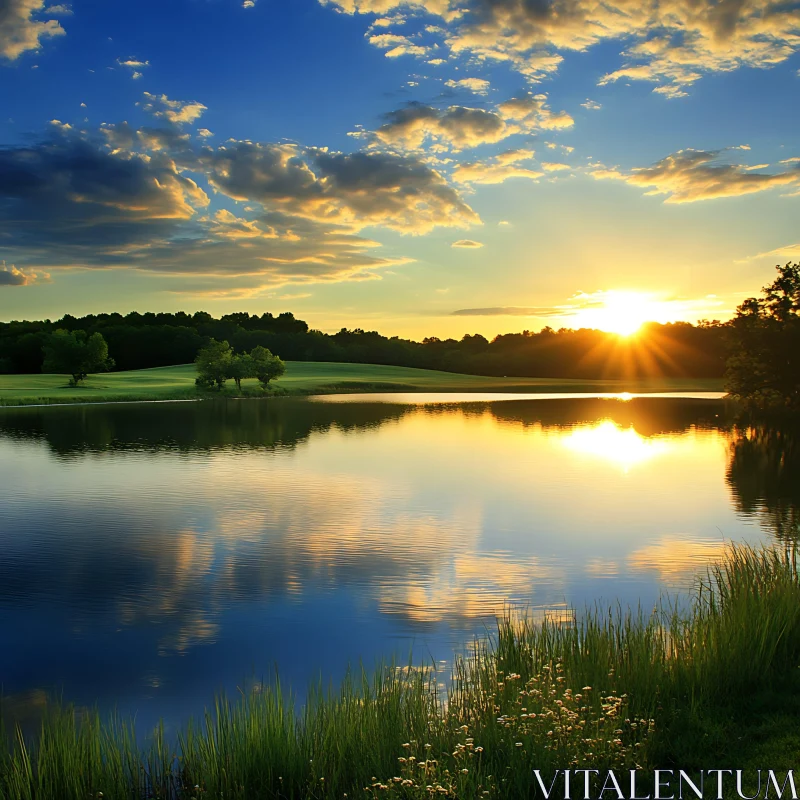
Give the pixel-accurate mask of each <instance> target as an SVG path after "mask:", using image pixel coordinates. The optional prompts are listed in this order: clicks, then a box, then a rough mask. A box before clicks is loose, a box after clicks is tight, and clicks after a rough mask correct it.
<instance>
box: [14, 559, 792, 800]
mask: <svg viewBox="0 0 800 800" xmlns="http://www.w3.org/2000/svg"><path fill="white" fill-rule="evenodd" d="M798 665H800V580H798V572H797V567H796V563H795V560H794V556H793V553H790V552H779V551H776V550H758V551H757V550H752V549H748V548H744V547H735V548H732V549H731V550H730V551H729V553H728V555H727V557H726V559H725V560H724V561H723V562H722V563H720V564H718V565H717V566H715V567H713V568H712V569H711V570H710V571H709V572H708V574H707V576H706V577H705V578H704V579H703V580H702V581H700V582H699V583H698V588H697V590H696V592H695V594H694V597H693V599H692V603H691V606H690V607H689V608H688V609H687V610H683V611H681V610H679V609H677V608H676V607H675V606H673V605H671V604H668V603H664V604H662V605H661V606H660V607H658V608H656V609H654V610H652V611H650V610H648V611H646V610H642V609H639V610H633V611H627V612H623V611H622V610H620V609H616V610H613V609H612V610H611V611H600V610H594V611H588V612H587V613H586V614H584V615H582V616H579V617H578V619H577V620H576V621H575V622H571V623H569V624H564V623H563V622H560V623H559V622H548V621H545V622H543V623H538V622H534V621H531V620H525V619H511V618H509V619H506V620H504V621H502V622H500V623H499V625H498V630H497V633H496V636H495V637H493V639H492V640H491V641H490V642H488V643H484V644H480V645H477V646H476V647H475V648H474V649H473V650H471V651H470V654H469V655H468V656H465V657H463V658H461V659H459V660H457V661H456V662H455V667H454V669H453V673H452V674H451V675H448V676H447V680H443V679H442V676H439V675H437V674H436V673H435V672H434V671H433V670H428V669H413V668H408V669H397V668H394V667H384V668H381V669H379V670H378V671H377V672H376V673H375V674H373V675H371V676H367V675H366V674H364V673H360V674H355V673H354V674H353V675H351V676H350V677H349V678H348V679H346V680H345V681H344V683H343V685H342V686H341V687H340V688H339V689H338V690H336V691H333V690H327V691H324V690H323V689H322V688H321V687H316V689H313V690H312V691H311V692H310V693H309V697H308V699H307V701H306V703H305V705H304V706H303V708H301V709H299V708H297V707H296V706H295V705H294V703H293V701H292V699H291V696H290V695H288V694H286V693H285V692H284V691H283V690H282V689H281V687H280V685H273V686H265V687H261V690H260V691H258V692H248V693H245V694H243V695H242V696H241V697H239V698H238V699H237V700H236V701H229V700H226V699H224V698H220V699H219V700H217V702H216V704H215V706H214V707H213V709H211V710H210V711H208V712H207V713H206V715H205V718H204V719H201V720H200V721H199V722H195V723H193V724H192V725H190V726H189V727H188V728H187V729H186V730H185V731H184V732H183V733H182V734H181V735H180V736H179V738H178V741H177V742H173V743H169V742H167V741H166V738H165V736H164V732H163V730H156V731H155V732H153V733H152V735H151V736H149V737H148V744H147V746H145V747H141V746H139V745H137V744H136V742H137V737H136V734H135V733H134V730H133V727H132V725H131V724H129V723H126V722H124V721H120V720H111V721H102V720H100V718H99V717H98V715H96V714H85V713H80V714H79V713H76V712H75V711H74V710H72V709H70V708H61V709H60V710H55V711H52V712H50V713H49V714H48V715H47V716H46V717H45V719H44V720H43V722H42V724H41V727H40V728H39V729H38V730H37V731H35V732H33V733H23V732H22V731H20V730H18V729H17V730H15V729H13V728H12V729H10V730H6V740H7V742H8V745H7V747H6V749H3V747H2V746H0V798H3V800H6V799H7V800H12V799H13V800H17V799H18V798H19V799H21V798H25V799H26V800H28V799H30V800H34V798H35V800H50V799H51V798H52V800H79V799H80V800H86V798H92V797H95V798H96V797H101V796H102V797H103V798H107V799H110V798H120V799H122V798H131V800H133V799H134V798H135V799H136V800H139V798H145V797H158V798H223V797H224V798H226V799H227V800H231V799H232V798H249V799H251V798H319V799H320V800H322V798H343V797H350V798H352V797H403V798H429V797H434V796H441V797H451V798H483V797H496V798H528V797H532V796H534V795H538V794H539V792H540V790H538V789H537V787H538V783H537V779H536V776H535V773H534V770H539V771H540V775H541V776H544V778H545V781H546V783H547V784H548V785H549V782H550V779H551V777H552V775H553V774H554V771H555V770H557V769H596V770H599V771H600V774H601V775H602V774H604V773H605V771H606V770H609V769H613V770H615V771H623V770H629V769H637V768H640V769H641V770H642V773H641V774H642V775H643V776H645V777H646V773H647V771H652V770H654V769H656V768H674V769H676V770H677V769H683V770H686V771H687V773H689V774H692V771H697V770H709V769H714V768H725V769H742V770H744V781H743V788H744V790H745V791H746V793H747V794H749V795H752V796H754V795H755V793H756V789H754V788H753V786H754V782H755V780H756V769H760V768H763V769H766V768H769V769H773V770H776V771H777V770H781V769H783V770H785V769H788V768H791V767H794V766H796V763H795V759H796V754H797V748H798V743H799V740H798V734H797V731H796V728H797V726H796V718H797V714H798V710H800V680H798ZM627 774H628V773H627V772H625V776H626V778H627ZM575 783H576V787H575V793H574V796H576V797H577V796H582V795H583V781H582V780H581V781H580V783H578V781H577V780H576V782H575ZM645 785H647V783H646V781H645ZM652 785H653V784H652V781H651V782H650V783H649V791H652ZM578 787H580V791H578ZM715 787H716V784H714V791H713V792H711V793H707V796H714V797H716V788H715ZM599 788H600V787H599V786H597V787H594V789H593V790H592V796H593V797H597V796H598V794H597V792H598V790H599ZM707 788H708V789H711V788H712V787H710V786H709V787H707ZM558 791H559V790H558V789H557V790H556V793H555V794H554V795H553V796H563V791H562V793H561V794H560V795H559V794H558ZM626 792H627V788H626ZM647 793H648V791H645V792H644V794H645V795H646V794H647ZM604 796H606V797H615V796H616V794H615V793H614V792H611V793H610V794H608V793H607V794H605V795H604ZM626 796H627V795H626ZM730 796H735V794H734V793H733V792H731V794H730ZM761 796H763V792H762V794H761Z"/></svg>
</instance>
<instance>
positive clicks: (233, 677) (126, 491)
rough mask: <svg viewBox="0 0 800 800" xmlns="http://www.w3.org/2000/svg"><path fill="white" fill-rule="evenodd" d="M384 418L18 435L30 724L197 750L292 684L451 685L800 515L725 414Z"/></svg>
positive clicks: (565, 411) (203, 417) (635, 403)
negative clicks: (103, 729)
mask: <svg viewBox="0 0 800 800" xmlns="http://www.w3.org/2000/svg"><path fill="white" fill-rule="evenodd" d="M342 399H346V400H348V402H338V401H339V400H342ZM377 399H379V400H380V401H382V402H376V401H375V400H376V399H375V398H364V397H360V398H356V400H357V401H358V402H353V400H354V398H352V397H350V398H320V399H318V400H300V399H286V400H274V401H246V400H242V401H228V402H224V401H221V402H219V403H172V404H141V405H111V406H85V407H73V408H37V409H0V684H2V693H3V694H4V695H5V697H6V700H5V707H6V708H7V709H9V708H12V709H14V710H15V713H18V714H21V715H24V714H25V713H34V712H35V710H36V709H37V708H39V707H40V706H41V705H42V704H43V703H44V702H45V698H46V697H47V696H48V694H52V693H53V692H55V693H60V694H62V695H63V697H64V698H65V699H67V700H69V701H73V702H75V703H77V704H79V705H94V704H97V705H98V706H99V707H100V708H101V709H110V708H112V707H117V708H118V709H120V710H121V711H123V712H125V713H136V714H137V719H138V720H139V723H140V725H144V726H149V725H151V724H152V723H153V722H154V720H155V719H156V718H157V717H159V716H163V717H164V718H165V719H166V720H167V722H168V724H170V725H177V724H178V723H180V722H181V721H182V720H184V719H185V718H186V717H187V716H188V715H190V714H193V713H196V712H197V711H198V710H200V709H201V708H202V707H203V705H205V704H207V703H208V702H209V701H210V699H211V698H212V696H213V694H214V692H215V691H217V690H220V689H227V690H232V689H235V687H236V686H237V685H241V684H242V681H245V680H247V679H248V678H251V677H252V676H256V677H260V676H262V675H269V674H270V672H271V671H272V670H273V668H274V666H275V665H277V666H278V668H279V672H280V675H281V678H282V680H284V681H286V682H289V683H291V684H292V685H294V686H296V687H298V688H301V689H302V688H303V687H304V686H305V685H306V684H307V683H308V681H309V680H311V679H313V678H314V677H315V676H318V675H320V674H322V675H324V676H326V678H331V679H333V680H336V679H337V678H338V677H340V676H341V675H342V673H343V671H344V670H345V668H346V666H347V664H348V663H357V662H358V660H359V659H363V660H364V662H365V663H366V664H367V665H372V664H373V663H374V662H375V661H376V660H378V659H380V658H382V657H386V656H391V655H393V654H394V655H397V656H398V657H399V658H400V659H402V660H406V659H408V657H409V655H410V654H411V653H412V652H413V655H414V658H415V659H436V660H437V661H440V660H448V659H450V658H451V657H452V654H453V651H454V650H458V649H460V648H462V647H463V646H464V644H465V643H466V642H468V641H469V640H470V639H471V638H472V637H473V636H474V635H475V634H479V633H481V632H483V631H485V629H486V627H487V626H491V624H492V620H493V619H494V617H495V615H496V614H498V613H501V612H502V611H503V609H504V607H507V606H508V605H509V604H517V605H521V606H523V607H526V608H528V609H530V610H531V613H538V614H545V613H554V614H559V613H562V612H563V610H564V609H566V608H568V607H578V608H581V607H583V606H584V605H585V604H593V603H594V602H595V601H598V600H599V601H602V602H613V601H616V600H621V601H622V602H623V603H634V604H635V603H638V602H642V603H643V604H645V605H650V604H652V603H654V602H655V601H656V599H657V597H658V595H659V593H660V592H663V591H669V592H671V593H680V592H682V591H685V590H686V588H687V587H688V586H690V585H691V582H692V579H693V575H695V574H696V572H697V571H698V570H699V569H701V568H702V566H703V565H704V564H706V563H707V562H708V561H709V560H712V559H715V558H716V557H718V556H719V555H720V553H721V552H722V550H723V548H724V546H725V543H726V542H729V541H747V542H751V543H761V542H766V541H772V540H774V536H775V534H776V532H777V533H778V534H780V533H781V525H782V524H783V523H782V522H781V520H785V518H786V514H787V513H794V507H792V508H791V509H789V512H787V507H786V503H785V502H784V500H783V499H782V498H781V497H778V498H777V500H776V498H775V497H773V496H772V495H774V493H775V492H774V491H773V490H774V485H775V484H776V482H779V480H778V479H776V478H774V476H772V473H770V471H769V470H770V469H771V467H770V464H774V463H776V462H775V458H776V457H775V456H774V453H772V451H769V447H770V445H769V444H767V450H768V451H769V452H767V455H766V456H764V453H763V452H762V451H761V450H759V451H758V452H754V451H753V444H752V442H748V440H740V439H737V436H736V435H735V433H733V432H732V431H731V429H730V426H729V424H728V423H727V422H726V409H725V405H724V403H723V402H722V401H721V400H714V399H708V398H696V397H695V398H693V399H688V398H687V399H677V398H673V397H662V398H646V399H644V398H643V399H631V400H629V401H627V402H625V401H620V400H615V399H592V398H587V397H572V398H569V397H562V398H561V399H541V398H538V399H515V400H506V401H505V402H496V401H494V402H493V401H492V400H493V398H491V397H489V398H480V401H476V398H474V397H472V398H468V399H470V400H471V402H465V403H454V402H452V399H453V398H452V397H451V398H449V402H446V403H443V402H430V403H427V402H425V403H423V402H422V401H428V400H430V401H434V400H439V401H441V400H442V398H441V397H438V398H437V397H428V398H426V397H425V396H420V395H415V396H412V397H411V398H410V400H411V402H406V403H401V402H399V400H401V399H408V398H399V397H388V398H387V397H385V396H383V397H381V398H377ZM445 399H447V398H445ZM762 450H763V448H762ZM765 459H766V461H765ZM778 460H780V459H778ZM781 463H782V462H781ZM765 464H766V467H765ZM765 470H766V471H765ZM778 493H780V490H778ZM781 503H783V505H781ZM789 505H791V503H789Z"/></svg>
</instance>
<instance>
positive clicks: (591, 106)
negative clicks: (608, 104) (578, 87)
mask: <svg viewBox="0 0 800 800" xmlns="http://www.w3.org/2000/svg"><path fill="white" fill-rule="evenodd" d="M581 105H582V106H583V107H584V108H586V109H588V110H589V111H597V110H598V109H601V108H602V107H603V106H602V105H600V103H598V102H597V101H596V100H590V99H589V98H588V97H587V98H586V102H585V103H581Z"/></svg>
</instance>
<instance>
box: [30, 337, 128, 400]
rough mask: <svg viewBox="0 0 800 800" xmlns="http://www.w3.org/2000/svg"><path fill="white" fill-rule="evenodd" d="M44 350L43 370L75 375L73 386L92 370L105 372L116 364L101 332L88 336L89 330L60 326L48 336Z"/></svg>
mask: <svg viewBox="0 0 800 800" xmlns="http://www.w3.org/2000/svg"><path fill="white" fill-rule="evenodd" d="M42 351H43V353H44V363H43V364H42V371H43V372H56V373H66V374H67V375H71V376H72V377H71V379H70V384H71V385H72V386H77V385H78V384H79V383H80V382H81V381H83V380H85V379H86V378H87V377H88V376H89V374H91V373H92V372H105V371H106V370H109V369H113V367H114V359H113V358H109V357H108V344H107V342H106V340H105V339H104V338H103V335H102V334H100V333H93V334H92V335H91V336H87V335H86V331H67V330H64V329H63V328H59V329H58V330H57V331H55V332H54V333H52V334H50V336H49V337H48V338H47V340H46V342H45V344H44V345H43V347H42Z"/></svg>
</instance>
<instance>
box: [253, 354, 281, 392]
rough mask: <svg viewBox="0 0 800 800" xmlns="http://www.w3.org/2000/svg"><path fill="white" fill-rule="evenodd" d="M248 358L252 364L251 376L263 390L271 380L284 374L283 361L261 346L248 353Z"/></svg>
mask: <svg viewBox="0 0 800 800" xmlns="http://www.w3.org/2000/svg"><path fill="white" fill-rule="evenodd" d="M250 358H251V360H252V363H253V375H254V377H256V378H258V380H259V382H260V383H261V385H262V386H263V387H264V388H265V389H266V388H267V385H268V384H269V382H270V381H271V380H274V379H275V378H280V376H281V375H283V373H284V372H286V364H285V363H284V362H283V359H281V358H279V357H278V356H274V355H272V353H271V352H270V351H269V350H267V348H266V347H262V346H261V345H258V346H257V347H254V348H253V349H252V350H251V351H250Z"/></svg>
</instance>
